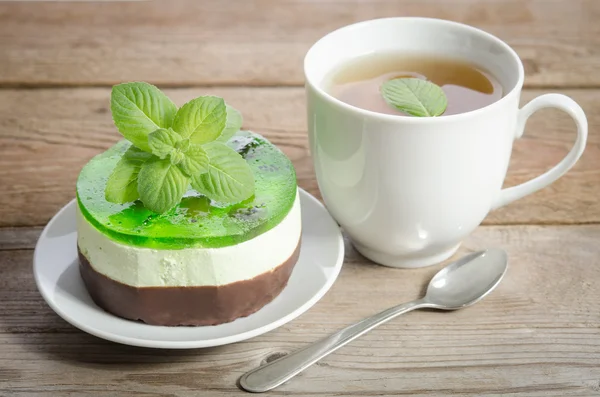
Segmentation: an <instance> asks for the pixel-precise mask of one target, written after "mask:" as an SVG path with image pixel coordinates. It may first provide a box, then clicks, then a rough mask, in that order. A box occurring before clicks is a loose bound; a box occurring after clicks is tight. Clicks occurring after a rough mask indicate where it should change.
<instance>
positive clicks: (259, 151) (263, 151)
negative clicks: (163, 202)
mask: <svg viewBox="0 0 600 397" xmlns="http://www.w3.org/2000/svg"><path fill="white" fill-rule="evenodd" d="M227 144H228V145H229V146H230V147H232V148H233V149H235V150H236V151H237V152H238V153H240V154H241V155H242V157H244V158H245V160H246V161H247V162H248V164H249V165H250V168H251V169H252V172H253V173H254V179H255V183H256V191H255V194H254V196H252V197H251V198H249V199H248V200H246V201H244V202H241V203H238V204H235V205H224V204H221V203H218V202H214V201H211V200H209V199H208V198H207V197H205V196H202V195H200V194H199V193H197V192H196V191H194V190H191V189H190V190H189V191H188V192H187V194H186V195H185V196H184V198H183V199H182V200H181V202H180V203H179V204H178V205H177V206H176V207H175V208H174V209H172V210H170V211H169V212H167V213H165V214H162V215H159V214H156V213H154V212H152V211H150V210H148V209H146V208H145V207H144V206H143V204H142V203H141V202H140V201H139V200H138V201H135V202H133V203H128V204H113V203H109V202H108V201H106V199H105V198H104V188H105V187H106V181H107V180H108V177H109V175H110V174H111V173H112V171H113V169H114V168H115V166H116V165H117V162H118V161H119V160H120V159H121V157H122V155H123V153H124V152H125V151H126V150H127V148H129V146H130V143H129V142H128V141H125V140H123V141H120V142H119V143H117V144H115V145H114V146H113V147H111V148H110V149H109V150H107V151H106V152H104V153H102V154H99V155H97V156H96V157H94V158H93V159H92V160H90V162H89V163H87V164H86V165H85V167H84V168H83V169H82V170H81V173H80V174H79V178H78V180H77V202H78V204H79V208H80V210H81V213H82V215H83V216H84V217H85V218H86V219H87V220H88V222H90V223H91V224H92V225H93V226H94V227H95V228H96V229H98V230H99V231H100V232H102V233H103V234H105V235H106V236H108V237H110V238H111V239H113V240H116V241H118V242H121V243H124V244H128V245H134V246H138V247H148V248H157V249H182V248H192V247H198V248H200V247H202V248H220V247H226V246H231V245H235V244H239V243H241V242H244V241H247V240H250V239H252V238H254V237H256V236H258V235H260V234H262V233H264V232H266V231H268V230H270V229H271V228H273V227H274V226H276V225H278V224H279V223H280V222H281V221H282V220H283V218H285V216H286V215H287V214H288V212H289V211H290V210H291V208H292V206H293V204H294V201H295V199H296V191H297V186H296V173H295V170H294V167H293V165H292V163H291V162H290V160H289V159H288V158H287V157H286V156H285V154H283V153H282V152H281V151H280V150H279V149H278V148H277V147H275V146H274V145H273V144H271V143H270V142H269V141H267V140H266V139H265V138H263V137H261V136H260V135H258V134H255V133H252V132H249V131H240V132H238V133H237V134H236V135H235V136H234V137H232V138H231V139H230V140H229V142H228V143H227Z"/></svg>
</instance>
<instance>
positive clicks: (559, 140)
mask: <svg viewBox="0 0 600 397" xmlns="http://www.w3.org/2000/svg"><path fill="white" fill-rule="evenodd" d="M599 92H600V91H597V90H569V91H566V93H567V94H568V95H571V96H572V97H573V98H574V99H576V100H577V101H579V102H580V103H581V104H582V106H583V107H584V109H585V110H586V112H587V114H588V117H589V124H590V137H589V143H588V147H587V149H586V152H585V153H584V155H583V157H582V159H581V160H580V162H579V164H577V165H576V166H575V168H573V169H572V170H571V171H570V172H569V173H568V174H567V175H565V176H564V177H563V178H561V179H560V180H559V181H558V182H556V183H555V184H554V185H552V186H551V187H549V188H547V189H544V190H542V191H541V192H538V193H536V194H534V195H531V196H529V197H527V198H525V199H522V200H520V201H517V202H515V203H513V204H511V205H509V206H507V207H505V208H502V209H500V210H498V211H496V212H494V213H492V214H490V216H489V217H488V218H487V219H486V221H485V222H486V223H488V224H524V223H537V224H556V223H560V224H570V223H590V222H600V201H599V200H598V199H597V198H598V196H599V195H600V184H599V183H598V181H600V95H599ZM541 93H543V91H536V90H534V91H527V92H525V94H524V101H526V100H528V99H530V98H532V97H534V96H536V95H539V94H541ZM167 94H168V95H169V96H171V97H172V98H173V99H174V100H175V101H176V103H178V104H183V103H184V102H185V101H187V100H189V99H191V98H193V97H195V96H198V95H204V94H215V95H220V96H223V97H225V98H226V100H227V101H228V102H230V103H231V104H232V105H234V106H236V107H237V108H239V109H240V110H241V111H242V112H243V114H244V117H245V121H244V127H245V128H249V129H253V130H255V131H257V132H260V133H262V134H264V135H265V136H266V137H267V138H268V139H270V140H271V141H272V142H273V143H275V144H276V145H278V146H279V147H280V148H281V149H282V150H283V151H284V152H285V153H286V154H287V155H288V156H289V157H290V158H291V159H292V161H293V162H294V165H295V167H296V170H297V174H298V180H299V184H300V186H301V187H303V188H304V189H307V190H308V191H309V192H311V193H312V194H315V195H317V196H318V187H317V183H316V180H315V176H314V172H313V167H312V161H311V158H310V154H309V150H308V140H307V134H306V120H305V118H306V114H305V103H304V92H303V89H301V88H212V89H171V90H167ZM109 96H110V93H109V90H108V89H104V88H97V89H91V88H86V89H44V90H12V89H11V90H0V168H1V169H2V170H3V172H2V173H1V174H0V186H3V189H2V190H1V191H0V227H2V226H40V225H44V224H45V223H46V222H47V221H48V220H49V219H50V217H51V216H52V215H53V214H54V213H56V212H57V211H58V210H59V209H60V208H61V207H62V206H63V205H64V204H66V203H67V202H68V201H69V200H71V199H72V198H73V197H74V189H75V180H76V177H77V175H78V173H79V170H80V169H81V167H82V166H83V165H84V164H85V163H86V162H87V161H88V160H89V159H90V158H91V157H93V156H94V155H96V154H98V153H100V152H101V151H103V150H105V149H106V148H108V147H109V146H110V145H111V144H113V143H114V142H115V141H117V140H118V139H119V138H120V135H119V134H118V133H117V131H116V129H115V128H114V126H113V125H112V120H111V116H110V112H109V109H108V101H109ZM574 137H575V131H574V126H573V123H572V121H571V120H570V119H569V118H568V116H566V115H564V114H562V113H560V112H558V111H554V110H544V111H541V112H540V113H539V114H536V115H535V116H533V118H532V119H531V121H530V123H529V124H528V126H527V129H526V133H525V136H524V138H522V139H521V140H519V141H518V142H516V144H515V148H514V155H513V158H512V161H511V166H510V171H509V175H508V177H507V180H506V184H507V185H514V184H516V183H519V182H522V181H525V180H527V179H530V178H532V177H534V176H536V175H539V174H541V173H542V172H543V171H545V170H546V169H548V168H550V166H552V165H554V164H556V163H558V162H559V161H560V159H561V158H562V157H563V156H564V155H565V154H566V153H567V151H568V149H569V148H570V146H571V144H572V142H573V140H574ZM533 154H535V155H533Z"/></svg>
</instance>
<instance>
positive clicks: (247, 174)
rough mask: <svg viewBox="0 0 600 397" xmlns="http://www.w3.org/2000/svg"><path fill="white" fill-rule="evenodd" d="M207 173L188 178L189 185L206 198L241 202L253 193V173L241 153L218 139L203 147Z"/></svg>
mask: <svg viewBox="0 0 600 397" xmlns="http://www.w3.org/2000/svg"><path fill="white" fill-rule="evenodd" d="M204 149H205V150H206V153H207V154H208V158H209V164H208V172H207V173H204V174H200V175H196V176H194V177H193V178H192V187H193V188H194V189H196V190H197V191H198V192H200V193H202V194H204V195H205V196H207V197H208V198H210V199H212V200H216V201H221V202H226V203H236V202H239V201H243V200H245V199H247V198H249V197H250V196H252V195H253V194H254V175H252V170H251V169H250V166H249V165H248V163H247V162H246V160H244V159H243V158H242V156H241V155H240V154H239V153H237V152H236V151H235V150H233V149H231V148H230V147H229V146H227V145H225V144H224V143H221V142H213V143H209V144H207V145H205V146H204Z"/></svg>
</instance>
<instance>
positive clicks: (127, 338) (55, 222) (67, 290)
mask: <svg viewBox="0 0 600 397" xmlns="http://www.w3.org/2000/svg"><path fill="white" fill-rule="evenodd" d="M300 203H301V205H302V246H301V250H300V258H299V260H298V263H297V264H296V266H295V267H294V271H293V272H292V276H291V277H290V280H289V282H288V285H287V287H286V288H285V289H284V290H283V291H282V292H281V294H280V295H279V296H278V297H277V298H275V300H273V301H272V302H271V303H269V304H268V305H266V306H265V307H263V308H262V309H261V310H259V311H257V312H256V313H254V314H252V315H250V316H248V317H244V318H239V319H237V320H235V321H233V322H230V323H226V324H221V325H214V326H203V327H161V326H155V325H147V324H144V323H141V322H136V321H130V320H125V319H122V318H120V317H116V316H114V315H112V314H110V313H107V312H105V311H104V310H102V309H101V308H99V307H98V306H96V304H95V303H94V302H93V301H92V299H91V298H90V296H89V295H88V293H87V290H86V289H85V287H84V285H83V281H82V280H81V277H80V276H79V263H78V259H77V231H76V226H75V209H76V205H77V203H76V201H75V200H73V201H71V202H70V203H69V204H67V205H66V206H65V207H63V208H62V209H61V210H60V211H59V212H58V214H56V215H55V216H54V218H52V220H51V221H50V222H49V223H48V225H47V226H46V228H45V229H44V231H43V232H42V234H41V236H40V239H39V240H38V242H37V245H36V247H35V253H34V256H33V272H34V275H35V281H36V284H37V286H38V289H39V290H40V292H41V294H42V296H43V297H44V299H45V300H46V302H47V303H48V305H50V307H51V308H52V309H53V310H54V311H55V312H56V313H57V314H58V315H59V316H61V317H62V318H63V319H65V320H66V321H68V322H69V323H71V324H72V325H74V326H75V327H77V328H79V329H81V330H83V331H85V332H88V333H90V334H92V335H95V336H98V337H100V338H104V339H107V340H111V341H114V342H118V343H124V344H127V345H133V346H143V347H155V348H165V349H191V348H199V347H209V346H218V345H224V344H228V343H233V342H238V341H241V340H244V339H249V338H252V337H255V336H257V335H260V334H263V333H265V332H268V331H271V330H272V329H275V328H277V327H279V326H281V325H283V324H285V323H287V322H288V321H291V320H293V319H295V318H296V317H298V316H299V315H301V314H302V313H304V312H305V311H306V310H308V309H309V308H310V307H311V306H313V305H314V304H315V303H317V301H318V300H319V299H321V297H323V295H325V293H326V292H327V291H328V290H329V288H331V286H332V285H333V282H334V281H335V279H336V278H337V276H338V274H339V272H340V269H341V267H342V262H343V260H344V243H343V240H342V235H341V233H340V230H339V228H338V226H337V224H336V223H335V221H334V220H333V219H332V218H331V216H330V215H329V213H328V212H327V210H326V209H325V207H323V205H322V204H321V203H320V202H319V201H318V200H317V199H315V198H314V197H313V196H311V195H310V194H308V193H307V192H305V191H304V190H302V189H300Z"/></svg>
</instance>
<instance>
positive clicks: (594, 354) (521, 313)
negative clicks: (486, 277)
mask: <svg viewBox="0 0 600 397" xmlns="http://www.w3.org/2000/svg"><path fill="white" fill-rule="evenodd" d="M599 239H600V225H590V226H581V225H579V226H544V227H539V226H508V227H506V226H484V227H480V228H479V229H478V230H477V231H476V232H475V233H474V234H473V235H472V236H471V237H469V238H468V239H467V241H466V242H465V244H464V246H463V248H461V251H460V253H461V254H463V253H465V252H468V251H474V250H479V249H482V248H486V247H492V246H499V247H503V248H505V249H506V250H507V251H508V253H509V258H510V268H509V271H508V273H507V275H506V278H505V279H504V280H503V282H502V283H501V284H500V286H499V287H498V289H497V290H496V291H494V292H493V293H492V294H491V295H490V296H489V297H487V298H485V299H484V300H483V301H482V302H481V303H478V304H477V305H475V306H473V307H471V308H468V309H464V310H462V311H458V312H452V313H439V312H434V311H417V312H413V313H410V314H407V315H406V316H404V317H402V318H399V319H397V320H394V321H392V322H390V323H387V324H385V325H383V326H381V327H380V328H378V329H376V330H374V331H372V332H371V333H369V334H367V335H365V336H363V337H362V338H360V339H358V340H356V341H354V342H352V343H351V344H349V345H348V346H346V347H344V348H342V349H341V350H339V351H338V352H336V353H334V354H333V355H331V356H329V357H327V358H325V359H324V360H322V361H321V362H320V363H319V364H318V365H315V366H313V367H311V368H309V369H308V370H306V371H305V372H304V373H303V374H301V375H300V376H298V377H297V378H295V379H294V380H292V381H290V382H289V383H287V384H285V385H283V386H282V387H281V388H279V389H278V390H276V391H274V392H272V393H269V395H274V396H281V395H294V396H306V397H308V396H340V395H344V396H398V395H411V396H447V395H452V396H457V395H460V396H481V395H497V396H500V395H515V396H540V397H541V396H545V397H547V396H561V397H562V396H567V395H569V396H591V395H597V394H598V392H599V391H600V386H599V383H598V382H599V380H600V333H599V332H598V330H599V329H600V288H599V287H598V284H597V282H596V280H599V279H600V257H599V256H598V248H597V244H598V241H599ZM557 242H560V243H559V244H557ZM31 260H32V251H30V250H23V251H0V271H1V272H2V277H1V278H0V301H2V305H0V346H2V347H1V351H2V354H0V395H11V396H13V395H15V396H19V395H27V396H29V395H36V396H53V395H68V394H69V393H73V394H74V395H83V394H85V393H90V394H94V395H98V396H125V395H135V396H156V395H173V396H175V395H177V396H197V395H198V394H202V395H205V394H206V395H211V396H237V395H239V396H242V395H245V394H244V393H242V392H240V391H239V390H238V389H237V388H236V386H235V384H236V380H237V379H238V378H239V376H240V375H242V374H243V373H244V372H245V371H247V370H249V369H251V368H254V367H255V366H257V365H259V364H260V363H261V362H264V361H265V360H268V359H271V358H272V357H275V356H277V355H279V354H285V353H287V352H290V351H293V350H295V349H296V348H298V347H301V346H304V345H306V344H308V343H310V342H312V341H315V340H317V339H318V338H321V337H323V336H326V335H328V334H330V333H331V332H334V331H335V330H337V329H339V328H341V327H343V326H344V325H347V324H349V323H352V322H354V321H357V320H359V319H361V318H363V317H365V316H368V315H371V314H374V313H376V312H378V311H380V310H382V309H385V308H387V307H389V306H392V305H394V304H397V303H400V302H403V301H408V300H412V299H414V298H416V297H417V296H419V294H420V293H421V291H422V289H423V287H424V285H425V284H426V282H427V281H428V280H429V278H430V277H431V276H432V275H433V274H434V273H435V272H436V271H437V270H438V268H439V266H436V267H430V268H424V269H415V270H399V269H392V268H386V267H382V266H377V265H374V264H372V263H370V262H368V261H366V260H365V259H364V258H363V257H361V256H360V255H359V254H357V253H356V251H354V250H353V249H352V247H351V246H350V245H349V244H347V255H346V261H345V264H344V267H343V270H342V272H341V275H340V277H339V279H338V280H337V281H336V283H335V285H334V286H333V288H332V290H331V291H330V292H329V293H327V295H326V296H325V297H324V298H323V299H322V300H321V301H320V302H319V303H318V304H317V305H316V306H314V307H313V308H312V309H311V310H309V311H308V312H307V313H305V314H304V315H302V316H300V317H299V318H298V319H296V320H294V321H292V322H290V323H288V324H287V325H284V326H282V327H281V328H278V329H276V330H274V331H271V332H269V333H267V334H265V335H262V336H259V337H256V338H254V339H251V340H248V341H245V342H241V343H237V344H233V345H228V346H221V347H217V348H210V349H199V350H185V351H178V350H167V351H156V350H150V349H142V348H134V347H128V346H122V345H117V344H113V343H109V342H105V341H103V340H101V339H97V338H95V337H93V336H90V335H87V334H85V333H83V332H80V331H78V330H76V329H75V328H73V327H71V326H70V325H68V324H67V323H66V322H64V321H62V320H61V319H60V318H59V317H58V316H57V315H55V314H54V313H53V312H52V310H51V309H50V308H49V307H48V306H46V305H45V304H44V303H43V301H42V299H41V297H40V296H39V294H38V292H37V291H36V289H35V285H34V281H33V278H32V276H31V270H30V269H31Z"/></svg>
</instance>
